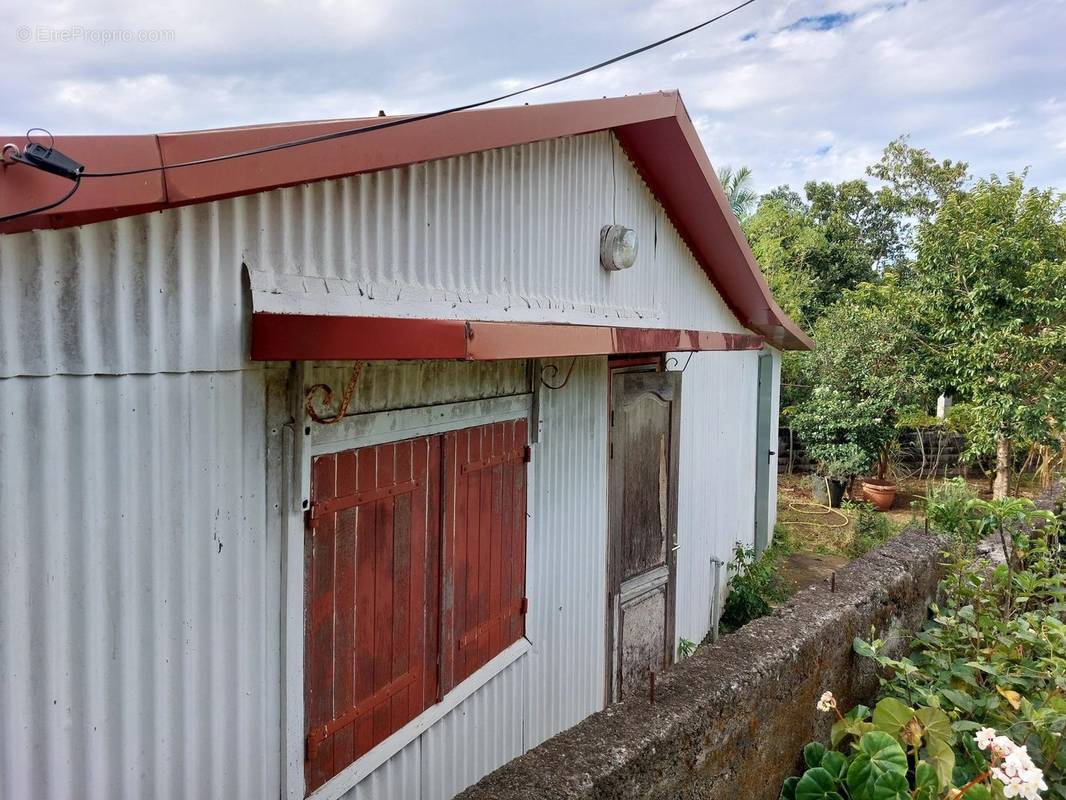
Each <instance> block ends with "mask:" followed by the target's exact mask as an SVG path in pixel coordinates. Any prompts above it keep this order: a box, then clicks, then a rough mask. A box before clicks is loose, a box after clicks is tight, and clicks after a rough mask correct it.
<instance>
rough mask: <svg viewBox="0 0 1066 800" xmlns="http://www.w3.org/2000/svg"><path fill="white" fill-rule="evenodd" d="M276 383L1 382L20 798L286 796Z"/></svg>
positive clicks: (3, 733) (0, 664) (3, 791)
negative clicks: (272, 448)
mask: <svg viewBox="0 0 1066 800" xmlns="http://www.w3.org/2000/svg"><path fill="white" fill-rule="evenodd" d="M263 385H264V384H263V372H262V371H261V370H256V371H249V372H230V373H219V374H210V373H197V374H170V375H128V376H119V377H106V378H105V377H71V376H55V377H50V378H22V379H9V380H0V412H2V413H0V797H4V798H12V799H13V800H14V798H34V800H51V799H54V800H68V798H71V797H85V798H142V797H154V798H188V797H226V798H231V797H232V798H236V797H241V798H264V797H275V796H277V787H278V773H279V769H280V762H279V759H278V758H277V757H276V756H277V754H278V752H279V736H280V709H279V705H278V673H279V666H280V665H279V661H278V657H277V654H278V649H279V648H278V618H279V617H278V615H279V607H278V598H279V585H278V584H279V577H280V560H279V549H278V547H279V543H278V542H277V541H272V540H271V539H270V536H269V534H268V531H267V526H266V501H265V489H266V487H265V484H264V470H263V459H264V445H265V435H264V396H263Z"/></svg>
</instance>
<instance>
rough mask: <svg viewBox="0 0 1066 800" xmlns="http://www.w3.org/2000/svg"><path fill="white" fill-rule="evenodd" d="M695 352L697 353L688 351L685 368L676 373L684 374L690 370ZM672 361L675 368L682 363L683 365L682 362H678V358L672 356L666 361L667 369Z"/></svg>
mask: <svg viewBox="0 0 1066 800" xmlns="http://www.w3.org/2000/svg"><path fill="white" fill-rule="evenodd" d="M695 352H696V351H695V350H689V351H688V358H687V359H686V360H685V366H683V367H682V368H681V369H679V370H674V371H675V372H684V371H685V370H686V369H688V365H689V363H690V362H691V361H692V356H693V354H694V353H695ZM671 361H673V362H674V363H673V366H675V367H676V366H677V365H678V364H680V363H681V362H680V361H678V360H677V359H676V358H674V357H673V356H670V357H669V358H668V359H666V366H667V368H669V367H670V362H671Z"/></svg>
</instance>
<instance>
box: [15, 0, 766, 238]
mask: <svg viewBox="0 0 1066 800" xmlns="http://www.w3.org/2000/svg"><path fill="white" fill-rule="evenodd" d="M754 2H755V0H744V2H743V3H740V4H739V5H736V6H733V7H732V8H730V9H728V10H726V11H723V12H722V13H721V14H718V15H716V16H713V17H711V18H710V19H706V20H704V21H703V22H700V23H698V24H696V25H693V26H691V27H689V28H685V29H684V30H682V31H678V32H677V33H673V34H671V35H670V36H667V37H665V38H663V39H659V40H657V41H654V42H651V43H650V44H646V45H644V46H643V47H638V48H636V49H635V50H629V51H628V52H625V53H622V54H621V55H617V56H614V57H613V58H609V59H607V60H606V61H601V62H599V63H598V64H593V65H592V66H589V67H585V68H584V69H579V70H577V71H576V72H571V73H569V74H567V75H563V76H560V77H558V78H552V79H551V80H547V81H544V82H542V83H538V84H535V85H533V86H527V87H525V88H524V89H516V90H515V91H513V92H508V93H506V94H501V95H499V96H497V97H493V98H490V99H488V100H479V101H477V102H475V103H467V104H465V105H461V106H453V107H452V108H446V109H442V110H440V111H433V112H430V113H428V114H416V115H414V116H410V117H402V118H400V119H393V120H389V121H388V122H379V123H375V124H373V125H367V126H364V127H360V128H346V129H345V130H341V131H334V132H332V133H324V134H320V135H319V136H309V137H307V138H304V139H293V140H292V141H289V142H280V143H278V144H272V145H266V146H264V147H257V148H254V149H252V150H241V151H238V152H234V153H224V154H222V155H217V156H210V157H208V158H199V159H196V160H193V161H182V162H179V163H177V164H167V165H165V166H153V167H141V168H139V169H126V170H117V171H114V172H83V173H82V174H81V175H80V176H79V177H78V178H77V179H76V180H75V181H74V185H73V186H71V188H70V191H69V192H67V193H66V194H65V195H64V196H63V197H62V198H60V199H59V200H57V201H56V202H54V203H49V204H48V205H46V206H41V207H39V208H32V209H30V210H28V211H20V212H19V213H17V214H9V215H8V216H6V217H0V223H2V222H10V221H11V220H14V219H18V218H20V217H26V216H29V215H30V214H39V213H41V212H42V211H48V210H50V209H52V208H55V207H56V206H58V205H61V204H62V203H65V202H66V201H67V200H69V199H70V198H71V197H72V196H73V195H74V193H75V192H76V191H78V188H79V187H80V186H81V179H82V178H118V177H121V176H124V175H143V174H145V173H148V172H158V171H160V170H164V169H180V168H182V167H195V166H198V165H200V164H213V163H216V162H219V161H230V160H233V159H235V158H247V157H248V156H257V155H263V154H265V153H273V152H275V151H278V150H287V149H289V148H291V147H303V146H305V145H309V144H317V143H319V142H329V141H333V140H335V139H344V138H347V137H349V136H358V135H359V134H362V133H371V132H373V131H380V130H384V129H386V128H396V127H399V126H400V125H410V124H412V123H415V122H423V121H425V120H428V119H435V118H436V117H443V116H445V115H447V114H454V113H456V112H458V111H469V110H470V109H474V108H480V107H482V106H487V105H491V104H492V103H499V102H500V101H502V100H510V99H511V98H512V97H518V96H519V95H523V94H527V93H528V92H533V91H536V90H537V89H544V88H546V87H548V86H555V85H556V84H559V83H563V82H564V81H569V80H573V79H574V78H580V77H581V76H582V75H588V74H589V73H590V72H595V71H596V70H600V69H603V68H604V67H609V66H611V65H612V64H617V63H619V62H620V61H625V60H626V59H629V58H632V57H633V56H637V55H640V54H641V53H646V52H648V51H649V50H654V49H655V48H656V47H661V46H662V45H664V44H668V43H669V42H672V41H674V40H675V39H680V38H681V37H682V36H687V35H689V34H690V33H695V32H696V31H698V30H700V29H701V28H706V27H707V26H708V25H711V24H713V23H715V22H718V21H719V20H721V19H725V18H726V17H728V16H729V15H731V14H735V13H736V12H737V11H740V10H741V9H742V8H745V7H747V6H750V5H751V4H752V3H754Z"/></svg>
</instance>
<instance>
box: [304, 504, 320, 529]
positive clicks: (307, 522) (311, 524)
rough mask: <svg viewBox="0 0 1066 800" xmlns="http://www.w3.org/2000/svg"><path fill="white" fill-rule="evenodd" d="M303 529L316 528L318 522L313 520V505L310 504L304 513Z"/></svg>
mask: <svg viewBox="0 0 1066 800" xmlns="http://www.w3.org/2000/svg"><path fill="white" fill-rule="evenodd" d="M304 527H307V528H317V527H318V520H317V519H315V504H314V503H312V504H311V505H309V506H308V507H307V509H306V510H305V511H304Z"/></svg>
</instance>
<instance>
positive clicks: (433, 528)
mask: <svg viewBox="0 0 1066 800" xmlns="http://www.w3.org/2000/svg"><path fill="white" fill-rule="evenodd" d="M311 470H312V474H311V498H312V503H311V508H310V511H309V513H308V523H307V529H306V533H305V559H306V563H305V569H304V574H305V606H304V608H305V628H304V629H305V636H306V645H305V667H304V674H305V680H304V703H305V716H306V722H307V762H306V769H305V776H306V783H307V791H308V793H310V792H311V791H313V790H314V789H316V788H318V787H319V786H321V785H322V784H323V783H325V782H326V781H327V780H328V779H329V778H331V777H333V776H334V775H336V774H337V773H338V772H340V771H341V770H342V769H344V768H345V767H346V766H348V765H349V764H350V763H352V761H354V760H355V759H356V758H358V757H359V756H361V755H362V754H363V753H366V752H367V751H368V750H370V748H372V747H373V746H374V745H376V744H378V743H379V742H381V741H382V740H383V739H385V738H386V737H387V736H388V735H389V734H391V733H393V732H395V731H396V730H398V729H399V728H401V727H402V726H403V725H404V724H406V723H407V722H409V721H410V720H411V719H413V718H414V717H415V716H417V715H418V714H419V713H421V712H422V711H423V710H424V709H426V708H427V707H429V706H430V705H432V704H433V703H435V702H436V701H437V698H438V694H439V687H438V684H437V665H436V656H437V650H438V637H439V616H438V610H439V563H440V552H439V549H438V548H439V542H440V536H439V512H440V506H439V502H440V473H441V466H440V437H429V438H422V439H412V440H408V441H404V442H396V443H391V444H384V445H379V446H377V447H365V448H361V449H359V450H349V451H346V452H343V453H335V454H330V455H323V456H318V457H317V458H315V459H314V461H313V463H312V467H311Z"/></svg>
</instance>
